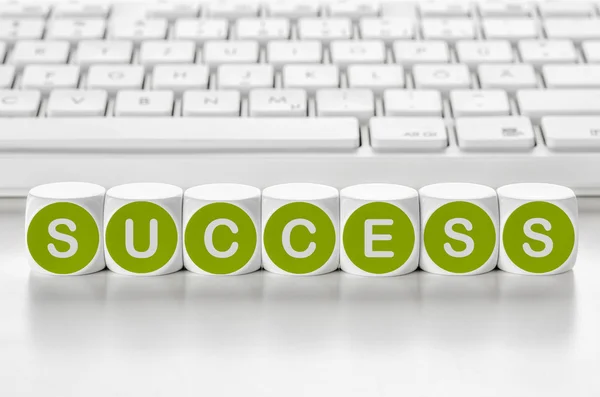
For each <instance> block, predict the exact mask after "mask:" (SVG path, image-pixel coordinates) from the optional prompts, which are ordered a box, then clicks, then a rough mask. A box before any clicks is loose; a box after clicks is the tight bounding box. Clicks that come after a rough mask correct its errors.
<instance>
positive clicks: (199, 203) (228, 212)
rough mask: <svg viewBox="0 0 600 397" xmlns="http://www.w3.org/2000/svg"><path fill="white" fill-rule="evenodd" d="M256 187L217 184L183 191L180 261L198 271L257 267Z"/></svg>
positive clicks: (230, 271) (237, 270)
mask: <svg viewBox="0 0 600 397" xmlns="http://www.w3.org/2000/svg"><path fill="white" fill-rule="evenodd" d="M260 204H261V202H260V190H259V189H257V188H255V187H252V186H246V185H237V184H231V183H218V184H212V185H202V186H196V187H193V188H191V189H188V190H186V192H185V194H184V201H183V230H184V233H183V236H184V237H183V244H184V251H183V263H184V265H185V268H186V269H187V270H190V271H192V272H194V273H201V274H232V275H233V274H244V273H250V272H254V271H256V270H258V269H260V264H261V250H260V232H259V231H260Z"/></svg>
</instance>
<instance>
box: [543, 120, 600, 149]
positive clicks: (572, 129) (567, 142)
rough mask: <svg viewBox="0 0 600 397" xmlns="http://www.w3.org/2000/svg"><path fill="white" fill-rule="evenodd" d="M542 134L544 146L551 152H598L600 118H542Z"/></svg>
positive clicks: (599, 145) (599, 144) (599, 147)
mask: <svg viewBox="0 0 600 397" xmlns="http://www.w3.org/2000/svg"><path fill="white" fill-rule="evenodd" d="M541 127H542V132H543V133H544V139H545V140H546V146H548V147H549V148H550V149H553V150H564V151H597V150H600V117H594V116H585V117H584V116H578V117H566V116H563V117H560V116H551V117H550V116H548V117H543V118H542V122H541Z"/></svg>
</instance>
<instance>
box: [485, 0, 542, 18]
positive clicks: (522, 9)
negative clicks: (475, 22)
mask: <svg viewBox="0 0 600 397" xmlns="http://www.w3.org/2000/svg"><path fill="white" fill-rule="evenodd" d="M479 12H480V14H481V16H483V17H530V16H532V15H533V14H535V7H534V6H533V5H532V4H530V3H527V2H525V1H519V2H516V1H493V2H482V3H481V4H479Z"/></svg>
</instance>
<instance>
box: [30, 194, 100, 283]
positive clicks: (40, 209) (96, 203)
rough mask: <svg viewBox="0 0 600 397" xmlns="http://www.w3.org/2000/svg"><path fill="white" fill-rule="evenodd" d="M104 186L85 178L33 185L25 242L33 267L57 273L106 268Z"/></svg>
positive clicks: (45, 271)
mask: <svg viewBox="0 0 600 397" xmlns="http://www.w3.org/2000/svg"><path fill="white" fill-rule="evenodd" d="M104 193H105V190H104V188H103V187H102V186H98V185H94V184H91V183H83V182H62V183H51V184H47V185H41V186H37V187H34V188H33V189H31V191H30V192H29V195H28V197H27V208H26V214H25V230H26V244H27V252H28V259H29V265H30V267H31V269H32V270H33V271H36V272H39V273H44V274H55V275H78V274H89V273H93V272H97V271H99V270H102V269H104V267H105V262H104V250H103V245H104V244H103V236H102V212H103V211H104Z"/></svg>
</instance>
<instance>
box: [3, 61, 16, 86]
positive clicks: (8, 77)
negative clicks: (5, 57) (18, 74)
mask: <svg viewBox="0 0 600 397" xmlns="http://www.w3.org/2000/svg"><path fill="white" fill-rule="evenodd" d="M14 81H15V67H14V66H12V65H0V89H6V88H10V87H12V85H13V82H14Z"/></svg>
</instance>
